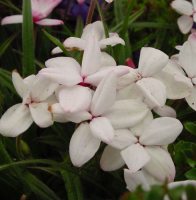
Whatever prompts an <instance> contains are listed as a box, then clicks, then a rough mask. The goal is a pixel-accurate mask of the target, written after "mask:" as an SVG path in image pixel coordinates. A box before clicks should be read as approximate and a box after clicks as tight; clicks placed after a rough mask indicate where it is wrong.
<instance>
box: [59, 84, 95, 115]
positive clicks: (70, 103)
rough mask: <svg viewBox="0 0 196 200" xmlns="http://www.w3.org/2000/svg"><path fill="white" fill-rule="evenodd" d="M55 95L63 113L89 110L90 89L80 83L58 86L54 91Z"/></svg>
mask: <svg viewBox="0 0 196 200" xmlns="http://www.w3.org/2000/svg"><path fill="white" fill-rule="evenodd" d="M56 96H57V99H58V100H59V103H60V105H61V106H62V108H63V109H64V111H65V113H76V112H80V111H86V110H89V107H90V103H91V99H92V90H91V89H90V88H88V87H83V86H80V85H76V86H73V87H65V86H60V87H59V88H58V89H57V91H56Z"/></svg>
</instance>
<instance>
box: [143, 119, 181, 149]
mask: <svg viewBox="0 0 196 200" xmlns="http://www.w3.org/2000/svg"><path fill="white" fill-rule="evenodd" d="M182 129H183V126H182V124H181V122H180V121H179V120H177V119H175V118H172V117H160V118H156V119H154V120H153V121H152V122H151V123H150V124H149V125H147V126H146V129H145V130H144V132H143V134H142V135H141V136H140V139H139V141H140V143H141V144H144V145H158V146H159V145H168V144H171V143H172V142H174V141H175V139H176V138H177V137H178V136H179V134H180V133H181V131H182Z"/></svg>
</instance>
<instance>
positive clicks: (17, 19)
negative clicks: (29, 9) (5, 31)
mask: <svg viewBox="0 0 196 200" xmlns="http://www.w3.org/2000/svg"><path fill="white" fill-rule="evenodd" d="M22 21H23V17H22V15H11V16H8V17H4V18H3V19H2V20H1V25H7V24H18V23H22Z"/></svg>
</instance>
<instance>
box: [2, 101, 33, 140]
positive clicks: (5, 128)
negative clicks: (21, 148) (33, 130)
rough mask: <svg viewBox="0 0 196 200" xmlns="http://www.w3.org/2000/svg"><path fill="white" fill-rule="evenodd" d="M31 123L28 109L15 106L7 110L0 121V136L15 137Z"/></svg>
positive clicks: (18, 105)
mask: <svg viewBox="0 0 196 200" xmlns="http://www.w3.org/2000/svg"><path fill="white" fill-rule="evenodd" d="M32 123H33V119H32V117H31V115H30V112H29V108H28V107H27V106H26V105H23V104H16V105H14V106H12V107H11V108H9V109H8V110H7V111H6V112H5V113H4V114H3V116H2V117H1V119H0V134H1V135H3V136H6V137H17V136H18V135H20V134H21V133H23V132H25V131H26V130H27V129H28V128H29V127H30V126H31V124H32Z"/></svg>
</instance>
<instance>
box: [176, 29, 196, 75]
mask: <svg viewBox="0 0 196 200" xmlns="http://www.w3.org/2000/svg"><path fill="white" fill-rule="evenodd" d="M195 54H196V34H194V33H193V34H191V35H190V36H189V38H188V41H186V42H185V43H184V44H183V46H182V49H181V51H180V53H179V64H180V65H181V67H182V68H183V69H184V70H185V71H186V73H187V75H188V77H189V78H193V77H195V76H196V57H195Z"/></svg>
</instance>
